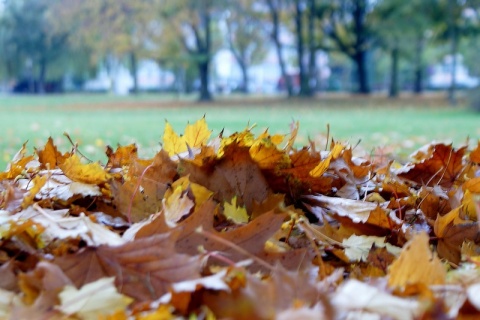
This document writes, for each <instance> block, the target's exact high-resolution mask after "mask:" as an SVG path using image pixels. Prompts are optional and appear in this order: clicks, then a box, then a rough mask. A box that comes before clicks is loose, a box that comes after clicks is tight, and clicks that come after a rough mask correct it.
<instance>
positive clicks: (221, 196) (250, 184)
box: [180, 144, 270, 213]
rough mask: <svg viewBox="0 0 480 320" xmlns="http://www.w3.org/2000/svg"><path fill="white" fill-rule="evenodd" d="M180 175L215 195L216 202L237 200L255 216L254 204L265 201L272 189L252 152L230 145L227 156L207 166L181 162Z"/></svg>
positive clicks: (227, 148)
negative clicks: (253, 212) (251, 154)
mask: <svg viewBox="0 0 480 320" xmlns="http://www.w3.org/2000/svg"><path fill="white" fill-rule="evenodd" d="M180 171H181V172H182V174H183V175H189V178H190V181H192V182H194V183H197V184H200V185H202V186H204V187H206V188H207V189H208V190H211V191H213V192H215V195H214V199H216V200H217V201H218V202H220V203H223V202H225V201H230V200H231V199H232V198H233V197H235V196H237V200H238V205H245V207H246V208H247V212H249V213H250V212H252V208H253V202H254V201H256V202H262V201H264V200H265V199H266V198H267V196H268V194H269V192H270V188H269V186H268V183H267V181H266V179H265V177H264V176H263V174H262V172H261V170H260V168H259V167H258V165H257V164H256V162H255V161H253V160H252V158H251V156H250V153H249V148H246V147H240V146H238V145H237V144H230V145H228V146H226V147H225V148H224V155H223V157H222V158H221V159H218V160H216V161H215V162H214V163H211V164H210V165H208V166H202V167H198V166H196V165H194V164H192V163H190V162H189V161H186V160H182V161H181V168H180Z"/></svg>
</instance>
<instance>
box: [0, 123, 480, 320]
mask: <svg viewBox="0 0 480 320" xmlns="http://www.w3.org/2000/svg"><path fill="white" fill-rule="evenodd" d="M290 130H291V132H290V134H288V135H285V136H283V135H278V134H277V135H272V134H270V133H269V132H268V131H265V132H263V133H261V134H260V135H258V136H255V135H254V134H253V133H252V131H251V130H250V129H249V128H247V129H245V130H244V131H242V132H238V133H234V134H232V135H231V136H229V137H224V136H223V135H222V134H220V135H219V136H217V137H213V138H211V136H212V131H211V130H209V129H208V125H207V122H206V120H205V118H202V119H200V120H198V121H197V122H195V123H193V124H188V125H187V128H186V129H185V132H184V134H183V135H179V134H177V133H176V132H175V131H174V130H173V128H172V126H171V125H169V124H168V122H167V124H166V126H165V132H164V135H163V149H162V150H161V151H160V152H159V153H158V154H157V155H155V156H154V157H153V158H152V159H141V158H139V157H138V154H137V147H136V146H135V145H133V144H132V145H128V146H118V147H117V148H116V149H115V150H114V149H113V148H112V147H107V150H106V156H107V159H108V160H107V161H106V164H105V165H103V164H101V163H96V162H95V163H94V162H89V161H88V160H87V159H84V158H83V157H82V156H81V154H80V153H79V152H78V151H77V148H76V147H75V148H74V149H73V150H72V151H70V152H64V153H61V152H60V151H58V149H57V147H56V146H55V145H54V143H53V139H51V138H50V139H48V141H47V142H46V144H45V146H44V148H43V149H41V150H35V154H33V155H28V154H27V150H26V145H24V146H23V147H22V148H21V150H20V151H19V152H18V153H17V155H16V156H15V157H14V158H13V159H12V161H11V162H10V164H9V165H8V167H7V168H6V170H5V171H4V172H1V173H0V317H1V318H2V319H3V318H5V319H25V318H31V319H111V320H117V319H178V318H188V319H205V318H208V319H216V318H219V319H220V318H230V319H371V318H374V319H383V318H389V319H390V318H391V319H430V318H444V319H450V318H459V319H467V318H475V317H477V316H480V300H479V298H478V295H479V292H480V229H479V222H478V216H479V214H480V187H479V186H480V180H479V179H480V142H479V143H478V146H477V147H476V148H473V149H468V148H467V147H460V148H458V149H455V148H454V147H453V146H452V145H446V144H441V143H432V144H429V145H427V146H425V147H423V148H421V149H419V150H418V151H417V152H416V153H414V154H413V155H412V156H411V161H410V162H409V163H405V164H401V163H398V162H396V161H394V160H391V161H386V159H385V158H383V157H382V159H376V158H374V157H370V156H368V155H365V154H360V155H354V150H353V149H352V147H351V146H349V145H348V144H346V143H342V142H339V141H334V140H332V141H331V143H329V145H330V148H327V150H325V151H319V150H318V148H319V146H316V145H314V144H313V142H311V143H310V145H308V146H305V147H303V148H300V149H297V148H295V147H294V145H295V138H296V135H297V132H298V123H293V124H292V126H291V128H290Z"/></svg>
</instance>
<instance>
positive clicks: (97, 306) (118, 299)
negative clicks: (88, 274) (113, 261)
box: [55, 278, 133, 320]
mask: <svg viewBox="0 0 480 320" xmlns="http://www.w3.org/2000/svg"><path fill="white" fill-rule="evenodd" d="M114 281H115V278H100V279H98V280H96V281H94V282H90V283H87V284H85V285H84V286H82V287H81V288H80V289H77V288H75V287H74V286H72V285H67V286H65V287H64V288H63V290H62V291H61V292H60V293H59V294H58V296H59V299H60V304H59V305H58V306H56V307H55V309H56V310H59V311H61V312H62V313H63V314H65V315H68V316H71V315H76V316H78V317H79V318H81V319H84V320H97V319H99V318H100V319H101V318H102V316H107V315H111V314H113V313H115V312H116V311H119V310H124V309H125V308H126V307H127V306H128V305H129V304H130V303H131V302H132V301H133V299H131V298H129V297H127V296H124V295H122V294H119V293H118V292H117V288H115V285H114Z"/></svg>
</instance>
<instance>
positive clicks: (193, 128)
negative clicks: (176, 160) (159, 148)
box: [163, 117, 211, 156]
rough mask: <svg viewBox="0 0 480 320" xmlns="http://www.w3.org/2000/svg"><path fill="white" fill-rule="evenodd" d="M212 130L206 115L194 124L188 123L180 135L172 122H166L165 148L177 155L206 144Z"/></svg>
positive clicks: (169, 152)
mask: <svg viewBox="0 0 480 320" xmlns="http://www.w3.org/2000/svg"><path fill="white" fill-rule="evenodd" d="M210 135H211V131H210V130H209V129H208V125H207V122H206V121H205V117H203V118H202V119H200V120H198V121H197V122H195V123H194V124H187V126H186V128H185V131H184V134H183V135H180V136H179V135H178V134H176V133H175V131H174V130H173V128H172V126H171V125H170V123H168V122H167V123H165V129H164V132H163V149H164V150H165V151H166V152H167V153H168V154H169V155H170V156H173V155H176V154H179V153H182V152H185V151H187V150H188V148H189V147H190V148H198V147H201V146H202V145H205V144H206V143H207V142H208V139H209V138H210Z"/></svg>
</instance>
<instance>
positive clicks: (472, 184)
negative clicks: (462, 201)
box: [463, 177, 480, 193]
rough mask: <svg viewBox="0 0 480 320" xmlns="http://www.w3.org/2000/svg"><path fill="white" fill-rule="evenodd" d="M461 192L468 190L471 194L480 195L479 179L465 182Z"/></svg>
mask: <svg viewBox="0 0 480 320" xmlns="http://www.w3.org/2000/svg"><path fill="white" fill-rule="evenodd" d="M463 190H468V191H470V192H472V193H480V177H476V178H473V179H470V180H467V181H466V182H465V183H464V184H463Z"/></svg>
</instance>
